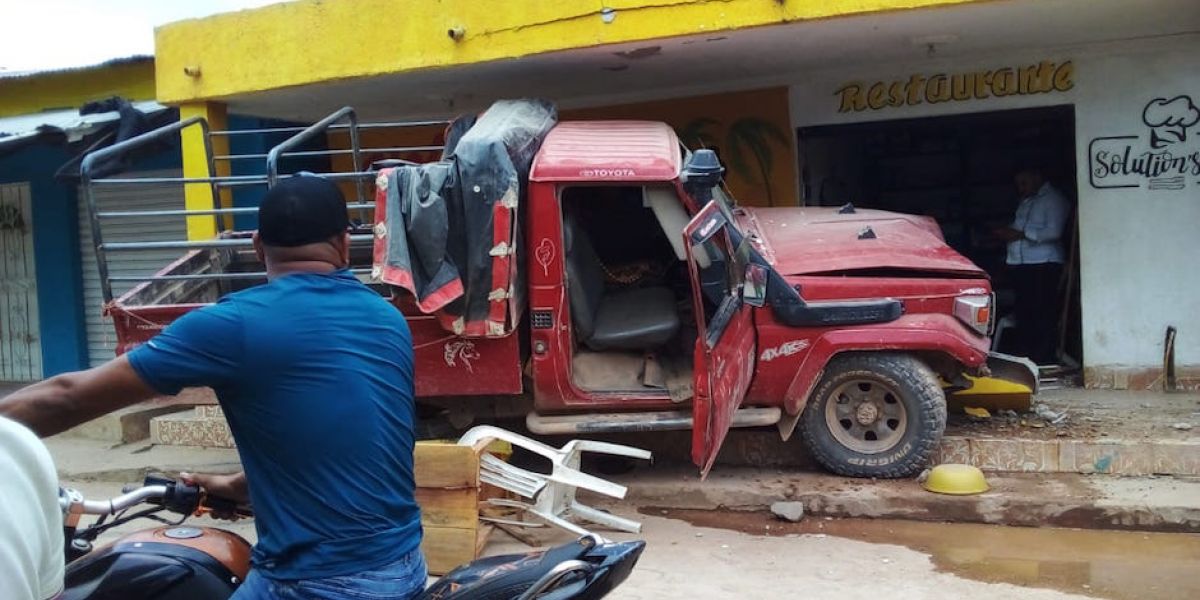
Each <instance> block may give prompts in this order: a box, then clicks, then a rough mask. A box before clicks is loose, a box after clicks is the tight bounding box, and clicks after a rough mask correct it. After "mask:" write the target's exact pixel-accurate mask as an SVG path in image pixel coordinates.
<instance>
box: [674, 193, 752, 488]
mask: <svg viewBox="0 0 1200 600" xmlns="http://www.w3.org/2000/svg"><path fill="white" fill-rule="evenodd" d="M730 226H731V225H730V220H729V215H728V213H727V212H726V210H724V206H722V205H720V204H719V201H712V202H709V203H708V204H707V205H706V206H705V207H704V208H703V209H701V210H700V212H698V213H696V216H695V218H693V219H692V221H691V222H690V223H688V225H687V227H685V228H684V230H683V237H684V242H685V244H684V246H685V248H686V249H687V259H688V269H689V271H690V274H691V282H692V302H693V305H694V310H695V315H696V327H697V329H698V331H699V336H698V337H697V339H696V348H695V351H694V364H695V370H694V373H695V375H694V378H695V381H694V384H695V394H694V396H693V399H692V403H693V404H692V462H694V463H696V465H697V466H699V467H700V475H701V477H702V478H704V477H707V476H708V472H709V470H711V469H712V466H713V462H715V461H716V459H717V452H718V451H719V450H720V449H721V444H722V443H723V442H724V441H725V435H726V434H727V433H728V432H729V428H730V426H731V425H732V424H733V417H734V414H735V413H736V412H737V410H738V408H739V407H740V406H741V404H742V400H743V399H744V398H745V396H746V390H747V389H749V387H750V380H751V378H752V377H753V374H754V359H755V339H754V334H755V332H754V323H753V321H752V319H751V314H750V313H751V306H750V305H749V304H747V302H746V301H745V299H744V298H743V285H744V281H745V278H746V270H747V262H748V261H747V260H746V250H747V249H746V248H742V249H741V250H743V251H742V252H737V249H733V248H731V242H730V236H729V234H728V232H727V231H726V228H727V227H730ZM739 254H740V255H742V257H741V258H740V259H739Z"/></svg>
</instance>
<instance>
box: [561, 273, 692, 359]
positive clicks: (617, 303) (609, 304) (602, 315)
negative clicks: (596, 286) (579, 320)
mask: <svg viewBox="0 0 1200 600" xmlns="http://www.w3.org/2000/svg"><path fill="white" fill-rule="evenodd" d="M679 326H680V323H679V313H678V311H676V310H675V297H674V295H673V294H672V293H671V290H669V289H667V288H665V287H648V288H638V289H632V290H620V291H615V292H610V293H607V294H604V297H603V299H602V300H601V301H600V307H599V309H598V310H597V311H596V320H595V323H594V329H593V331H592V335H591V337H590V338H588V339H587V340H586V341H585V344H586V345H587V346H588V347H589V348H591V349H592V350H648V349H652V348H656V347H658V346H661V345H663V344H665V343H667V342H668V341H670V339H671V338H672V337H675V334H676V333H678V332H679Z"/></svg>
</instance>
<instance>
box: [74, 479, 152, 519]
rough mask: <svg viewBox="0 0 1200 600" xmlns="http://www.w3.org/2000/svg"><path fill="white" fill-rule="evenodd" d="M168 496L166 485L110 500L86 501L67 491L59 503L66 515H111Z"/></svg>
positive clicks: (142, 488)
mask: <svg viewBox="0 0 1200 600" xmlns="http://www.w3.org/2000/svg"><path fill="white" fill-rule="evenodd" d="M166 494H167V486H165V485H147V486H142V487H140V488H137V489H135V490H132V491H129V492H126V493H124V494H121V495H120V496H116V497H115V498H109V499H108V500H86V499H84V497H83V495H82V494H80V493H79V492H76V491H75V490H65V493H63V494H60V495H59V498H58V503H59V506H61V507H62V509H63V513H64V514H80V515H111V514H115V513H119V512H121V511H123V510H125V509H127V508H129V507H131V506H136V505H138V504H141V503H143V502H145V501H147V500H155V499H160V498H162V497H163V496H165V495H166Z"/></svg>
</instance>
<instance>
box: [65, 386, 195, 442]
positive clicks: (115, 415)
mask: <svg viewBox="0 0 1200 600" xmlns="http://www.w3.org/2000/svg"><path fill="white" fill-rule="evenodd" d="M191 407H192V403H191V402H189V401H188V400H187V399H181V398H179V397H174V398H156V399H154V400H151V401H149V402H143V403H141V404H135V405H133V406H127V407H125V408H122V409H120V410H117V411H113V412H111V413H108V414H106V415H103V416H100V417H97V418H95V419H92V420H91V421H88V422H87V423H84V424H82V425H79V426H77V427H73V428H71V429H68V430H67V431H65V432H63V433H62V434H60V435H63V436H65V437H72V438H79V439H87V440H96V441H101V442H112V443H115V444H128V443H132V442H137V441H141V440H144V439H146V438H148V437H150V422H151V421H153V420H154V419H155V418H157V417H160V416H163V415H170V414H173V413H179V412H183V411H187V410H188V409H190V408H191Z"/></svg>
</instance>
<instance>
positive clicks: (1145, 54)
mask: <svg viewBox="0 0 1200 600" xmlns="http://www.w3.org/2000/svg"><path fill="white" fill-rule="evenodd" d="M1197 48H1200V38H1198V37H1196V36H1189V37H1187V38H1181V39H1177V40H1171V41H1166V42H1155V43H1149V42H1144V43H1124V44H1121V45H1119V46H1107V47H1087V48H1074V49H1064V48H1056V49H1046V50H1040V51H1039V50H1029V51H1021V52H1008V53H1002V54H997V55H992V56H987V57H978V58H973V59H969V60H963V59H958V60H934V59H930V60H929V61H927V62H923V63H921V64H911V63H910V64H901V65H882V66H876V67H872V68H870V69H865V70H862V71H861V72H849V73H848V72H844V71H838V72H824V73H818V74H814V75H812V76H808V77H805V78H804V83H803V84H800V85H795V86H793V87H792V89H791V102H792V119H793V124H794V125H795V126H796V127H805V126H810V125H830V124H837V123H851V122H867V121H878V120H885V119H897V118H911V117H925V116H935V115H947V114H959V113H967V112H983V111H992V110H1007V109H1014V108H1028V107H1034V106H1051V105H1060V104H1073V105H1074V106H1075V119H1076V155H1077V156H1076V161H1077V165H1078V168H1077V171H1078V190H1079V223H1080V249H1081V274H1080V275H1081V290H1082V303H1083V307H1082V308H1083V346H1084V361H1085V364H1086V366H1088V367H1099V368H1112V369H1117V368H1125V367H1131V368H1141V369H1148V368H1155V367H1158V366H1161V364H1162V352H1163V347H1162V346H1163V336H1164V332H1165V330H1166V327H1167V326H1168V325H1174V326H1175V327H1176V328H1177V329H1178V331H1179V336H1178V339H1177V340H1176V361H1177V363H1178V364H1179V365H1180V366H1181V367H1183V366H1193V367H1200V162H1198V163H1189V167H1188V168H1187V169H1186V175H1185V176H1184V178H1183V180H1182V182H1183V187H1182V189H1165V188H1164V187H1163V186H1164V184H1165V185H1166V186H1168V187H1178V184H1179V182H1178V180H1176V181H1172V182H1161V181H1160V182H1157V183H1156V184H1155V188H1156V189H1153V190H1152V189H1150V178H1149V177H1142V176H1137V175H1133V176H1123V177H1120V178H1114V177H1113V176H1111V175H1110V176H1108V177H1104V178H1101V179H1100V180H1099V181H1097V185H1093V182H1092V180H1091V178H1090V177H1089V169H1090V166H1089V165H1091V164H1092V163H1090V161H1089V159H1090V156H1089V154H1090V152H1089V147H1090V146H1092V145H1093V140H1095V138H1103V137H1114V136H1133V138H1134V139H1128V140H1100V141H1097V142H1096V145H1095V148H1093V150H1096V151H1105V150H1107V151H1109V152H1110V153H1111V152H1114V151H1120V149H1121V148H1123V147H1124V145H1125V144H1130V145H1131V146H1132V149H1133V151H1132V153H1133V154H1134V155H1139V154H1141V153H1143V152H1147V151H1150V150H1151V149H1150V147H1149V144H1150V135H1151V131H1150V128H1149V127H1148V126H1147V125H1146V124H1144V123H1143V109H1144V108H1145V107H1146V106H1147V104H1148V103H1150V102H1151V101H1152V100H1154V99H1156V98H1165V99H1171V98H1174V97H1177V96H1180V95H1188V96H1190V99H1191V100H1192V101H1193V102H1194V103H1196V104H1197V105H1200V61H1198V60H1197V59H1196V49H1197ZM1040 60H1050V61H1054V62H1056V63H1061V62H1063V61H1066V60H1070V61H1071V62H1072V63H1073V65H1074V73H1073V84H1074V85H1073V87H1072V88H1071V89H1070V90H1068V91H1065V92H1059V91H1054V92H1049V93H1042V94H1033V95H1023V96H1022V95H1013V96H1006V97H1003V98H996V97H988V98H987V99H983V100H978V99H973V100H966V101H951V102H943V103H937V104H929V103H924V102H923V103H921V104H918V105H916V106H908V105H904V106H899V107H891V106H888V107H884V108H881V109H879V110H866V111H862V112H856V111H849V112H839V110H838V109H839V106H840V104H841V101H840V98H839V97H838V96H837V95H836V94H835V92H836V90H838V89H839V88H841V87H842V86H843V85H844V84H846V83H848V82H853V81H862V82H864V83H867V84H870V83H871V82H874V81H880V80H882V81H893V80H907V79H908V78H909V76H910V75H911V74H914V73H921V74H924V75H929V74H936V73H947V74H951V73H962V72H968V71H973V70H982V69H996V68H1000V67H1004V66H1010V65H1011V66H1018V65H1023V64H1036V63H1037V62H1038V61H1040ZM1181 106H1186V103H1183V102H1181V103H1176V104H1175V105H1172V107H1173V108H1178V107H1181ZM1167 108H1169V107H1164V109H1163V110H1161V111H1160V112H1164V113H1169V112H1170V111H1169V110H1167ZM1185 113H1186V109H1185ZM1152 116H1153V115H1152ZM1167 116H1170V114H1168V115H1167ZM1183 116H1185V117H1187V115H1186V114H1184V115H1183ZM1187 120H1189V121H1190V117H1188V118H1187ZM1175 129H1176V133H1178V130H1179V128H1178V127H1177V128H1175ZM1185 129H1186V140H1178V139H1176V138H1171V139H1172V141H1173V143H1171V144H1168V145H1166V146H1164V147H1163V148H1161V149H1158V150H1155V152H1157V153H1159V154H1160V155H1161V154H1162V153H1164V152H1169V153H1170V155H1171V156H1173V157H1180V156H1183V157H1186V158H1187V160H1189V161H1190V160H1191V156H1193V153H1195V154H1194V156H1195V157H1196V160H1197V161H1200V123H1196V124H1193V125H1191V126H1190V127H1187V128H1185ZM1159 131H1160V133H1161V134H1163V135H1170V134H1169V133H1168V132H1167V131H1166V130H1165V129H1160V130H1159ZM1173 174H1177V173H1173ZM1114 184H1119V185H1131V186H1136V187H1127V188H1115V189H1102V188H1101V187H1099V186H1105V185H1114Z"/></svg>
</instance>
